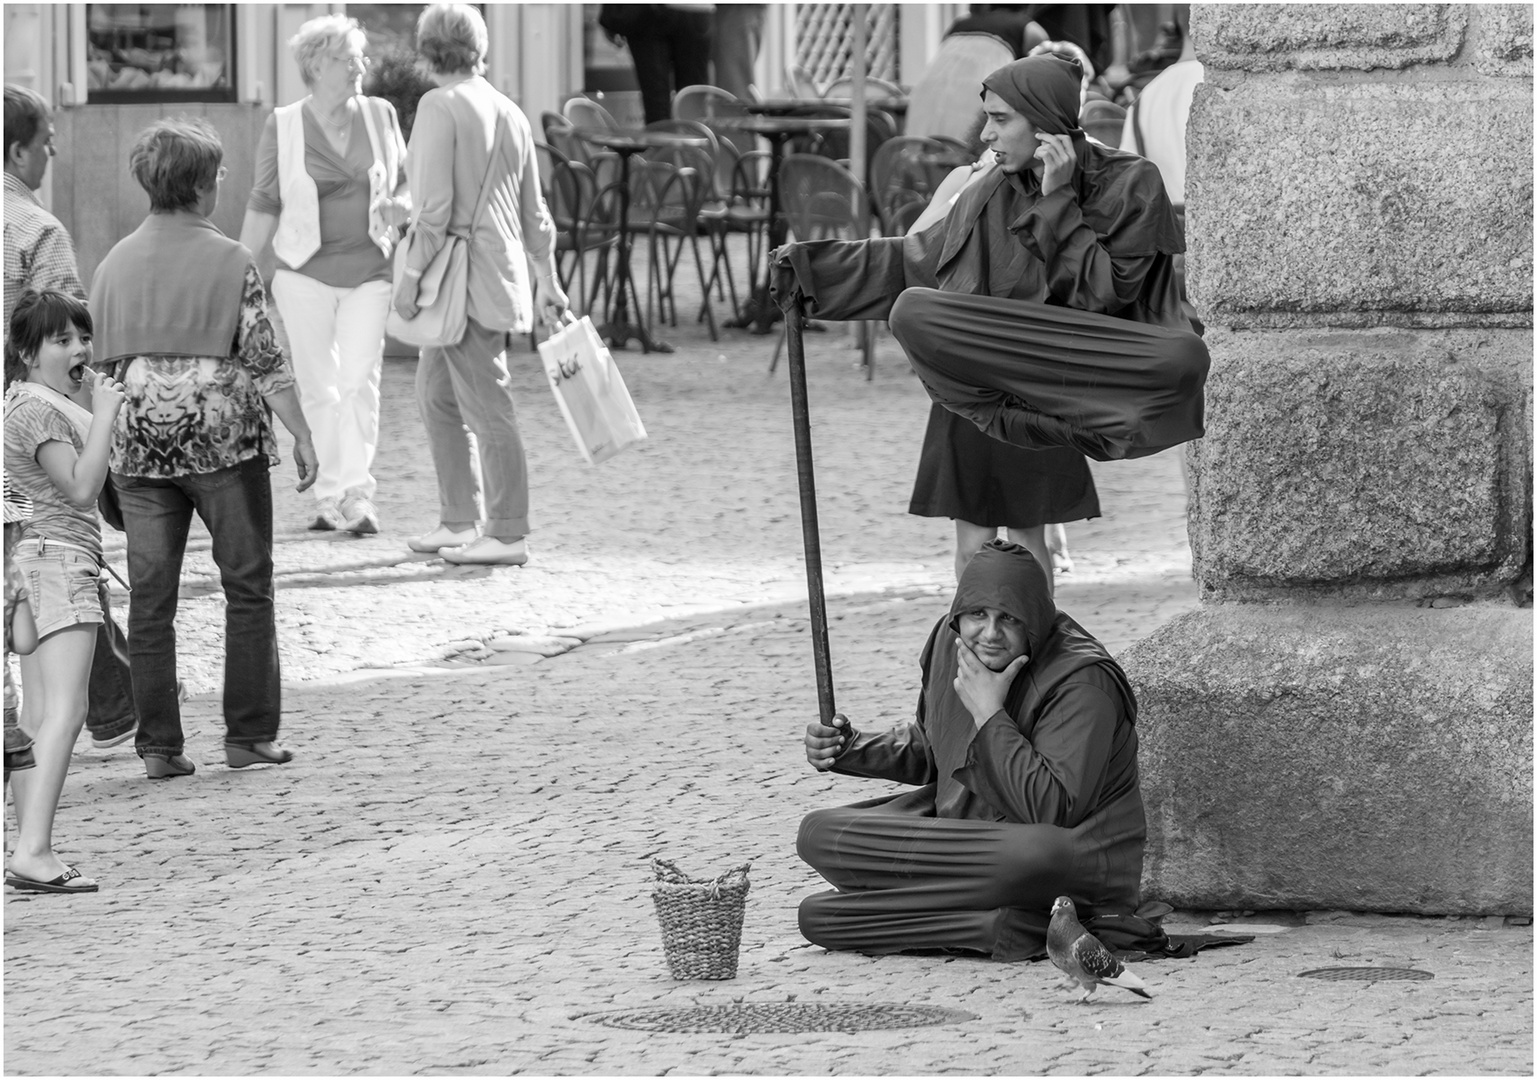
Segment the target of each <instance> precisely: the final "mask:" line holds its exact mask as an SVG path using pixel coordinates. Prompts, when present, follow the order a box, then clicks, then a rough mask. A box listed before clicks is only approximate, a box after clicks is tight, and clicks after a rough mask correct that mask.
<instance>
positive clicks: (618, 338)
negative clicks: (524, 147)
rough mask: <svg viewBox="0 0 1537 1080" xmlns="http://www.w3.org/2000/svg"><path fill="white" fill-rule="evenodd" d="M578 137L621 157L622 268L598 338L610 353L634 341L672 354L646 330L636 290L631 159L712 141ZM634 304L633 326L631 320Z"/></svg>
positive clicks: (623, 133) (589, 132)
mask: <svg viewBox="0 0 1537 1080" xmlns="http://www.w3.org/2000/svg"><path fill="white" fill-rule="evenodd" d="M575 134H576V136H577V138H579V139H582V140H583V141H584V142H589V143H592V144H593V145H594V146H601V147H603V149H605V150H612V151H613V152H614V153H616V154H618V155H619V253H618V263H619V265H618V266H617V267H616V268H615V270H614V290H613V292H612V293H611V294H610V296H609V302H608V311H607V312H606V313H605V316H604V322H603V325H602V326H600V327H598V336H600V337H601V338H602V339H603V340H604V342H605V343H607V345H608V347H609V348H611V349H622V348H624V347H625V345H626V343H628V342H629V340H630V339H631V338H634V339H635V340H636V341H638V342H640V348H641V351H642V352H648V353H649V352H660V353H670V352H672V346H671V345H669V344H667V342H665V341H659V340H657V339H656V338H654V337H652V336H651V332H650V331H649V330H647V329H646V317H645V311H644V309H643V308H642V307H641V304H640V292H639V290H637V289H636V288H635V278H634V276H633V275H632V274H631V272H630V158H632V157H634V156H635V155H636V154H640V153H644V152H645V151H647V150H673V149H677V148H679V147H686V146H693V147H706V148H707V147H708V146H709V145H710V140H708V139H706V138H704V137H703V136H700V135H682V134H678V133H676V132H670V131H644V130H641V131H636V130H629V129H612V130H605V129H599V128H577V129H575ZM632 304H633V305H634V307H633V311H634V321H633V322H632V321H631V318H630V313H631V310H632V308H631V305H632Z"/></svg>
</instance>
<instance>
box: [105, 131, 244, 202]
mask: <svg viewBox="0 0 1537 1080" xmlns="http://www.w3.org/2000/svg"><path fill="white" fill-rule="evenodd" d="M223 160H224V144H223V143H221V142H220V141H219V132H218V130H217V129H216V128H215V127H214V126H213V125H212V124H210V123H209V122H208V121H207V120H204V119H202V118H201V117H199V118H197V119H191V120H189V119H187V118H185V117H178V118H177V119H175V120H157V121H155V122H154V123H153V124H151V125H150V126H149V127H147V128H145V129H144V130H143V131H141V132H140V133H139V137H138V138H137V139H135V140H134V144H133V150H132V151H130V152H129V155H128V167H129V169H130V170H131V171H132V172H133V178H134V179H135V180H137V181H138V182H139V186H140V187H142V188H143V189H144V191H145V193H146V194H147V195H149V208H150V209H151V210H157V211H162V212H164V211H168V210H188V209H191V208H192V207H193V206H195V205H197V200H198V197H199V193H200V192H203V191H207V190H208V189H209V188H211V187H213V186H214V185H215V184H216V183H218V178H219V164H220V163H221V162H222V161H223Z"/></svg>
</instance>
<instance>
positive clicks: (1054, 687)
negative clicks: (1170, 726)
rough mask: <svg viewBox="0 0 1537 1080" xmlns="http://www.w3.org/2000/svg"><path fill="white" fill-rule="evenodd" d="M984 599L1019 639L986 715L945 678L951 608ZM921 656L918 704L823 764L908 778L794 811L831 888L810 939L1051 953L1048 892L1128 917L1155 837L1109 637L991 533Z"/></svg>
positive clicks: (810, 920) (1028, 559) (1131, 707)
mask: <svg viewBox="0 0 1537 1080" xmlns="http://www.w3.org/2000/svg"><path fill="white" fill-rule="evenodd" d="M978 607H994V608H999V609H1001V610H1003V611H1006V612H1008V613H1009V614H1010V615H1012V616H1014V617H1015V618H1016V619H1019V620H1020V621H1021V622H1022V623H1023V624H1024V628H1025V637H1026V642H1027V645H1026V651H1027V653H1028V655H1029V663H1028V664H1027V665H1026V666H1025V667H1024V668H1023V669H1022V670H1021V671H1020V673H1019V674H1018V675H1016V676H1015V678H1014V682H1013V684H1012V685H1011V686H1010V688H1009V692H1008V695H1007V698H1006V700H1005V703H1004V707H1003V708H1002V709H1000V710H999V711H998V712H997V713H995V714H994V715H993V716H991V717H989V718H988V720H987V722H986V723H985V724H983V725H982V726H981V727H980V728H978V727H977V725H976V723H975V722H974V721H973V719H972V716H971V713H970V711H969V710H967V708H966V706H965V705H964V704H963V703H962V702H961V700H960V697H959V695H958V694H957V693H956V691H955V689H954V686H953V680H954V679H955V674H956V637H957V633H958V619H959V617H960V615H961V613H962V612H965V611H970V610H974V609H976V608H978ZM919 663H920V665H921V667H922V670H923V683H922V692H921V694H920V695H919V699H918V710H917V716H916V718H915V719H914V720H912V721H911V722H909V723H907V724H903V725H901V726H900V727H897V728H894V729H892V730H889V731H883V732H879V733H873V734H872V733H868V732H857V733H855V734H854V735H853V737H852V738H850V739H849V740H848V742H847V743H846V745H845V748H844V749H843V750H842V751H841V752H840V754H839V755H838V757H837V759H836V761H835V763H834V765H833V771H835V772H839V773H845V774H848V775H852V776H866V777H873V778H877V779H884V780H894V781H897V782H900V783H905V784H913V785H918V786H917V788H916V790H913V791H908V792H903V793H900V794H897V795H892V796H886V797H883V798H879V799H873V800H870V801H868V802H862V803H856V804H855V805H853V806H847V807H839V808H836V809H831V810H819V811H815V812H813V813H811V814H809V815H808V816H807V817H806V818H805V819H804V821H803V822H802V824H801V830H800V837H799V841H798V850H799V852H800V855H801V858H803V859H804V860H805V861H806V862H808V863H810V864H811V865H812V866H813V867H815V868H816V870H817V871H818V872H819V873H821V874H822V876H823V877H825V878H826V879H827V880H828V881H829V882H831V883H832V884H833V885H834V886H835V887H836V891H833V892H824V893H818V894H816V895H813V896H810V897H807V898H806V900H804V901H803V902H802V904H801V908H800V925H801V932H802V933H803V934H804V935H805V937H806V938H807V940H809V941H811V942H813V943H814V944H817V945H821V946H823V947H825V948H829V949H853V950H856V951H860V952H866V953H892V952H904V951H912V950H926V949H936V948H948V949H961V950H966V951H971V952H980V953H985V954H987V955H989V956H992V957H993V958H994V959H998V960H1021V959H1026V958H1028V957H1031V956H1037V955H1040V954H1042V953H1043V952H1044V949H1045V941H1046V937H1045V935H1046V925H1047V922H1048V921H1049V919H1050V911H1051V904H1052V901H1053V899H1055V898H1056V897H1057V896H1060V895H1063V894H1067V895H1069V896H1071V897H1072V898H1073V900H1074V902H1075V903H1076V904H1077V905H1078V908H1079V911H1080V912H1083V913H1084V914H1085V918H1086V919H1087V920H1093V919H1094V918H1095V917H1107V918H1111V919H1114V918H1121V919H1125V918H1128V917H1130V916H1131V915H1132V913H1133V912H1134V911H1135V909H1136V907H1137V900H1138V890H1139V887H1140V882H1141V876H1142V848H1143V841H1144V839H1145V837H1146V835H1147V825H1146V820H1145V818H1144V816H1143V810H1142V795H1141V790H1140V788H1139V786H1138V780H1137V735H1136V731H1135V728H1134V727H1133V723H1134V721H1135V720H1136V715H1137V703H1136V698H1135V696H1134V695H1133V693H1132V690H1131V686H1130V684H1129V683H1128V682H1127V680H1126V676H1125V674H1124V673H1122V671H1121V669H1120V666H1119V665H1118V664H1116V662H1115V661H1114V660H1113V659H1112V658H1111V657H1110V654H1109V653H1108V652H1106V651H1105V648H1104V646H1102V645H1101V644H1100V643H1099V642H1098V641H1096V640H1095V639H1094V638H1093V637H1091V636H1090V635H1089V634H1088V633H1087V632H1086V631H1085V630H1084V629H1083V628H1082V627H1080V626H1079V625H1078V624H1077V623H1076V622H1074V621H1073V620H1072V619H1071V618H1069V617H1068V616H1067V615H1065V614H1063V613H1061V612H1059V611H1057V610H1056V608H1055V607H1054V605H1053V604H1052V601H1051V599H1050V596H1049V594H1048V591H1047V581H1046V572H1045V570H1044V569H1042V567H1041V565H1040V564H1039V563H1038V562H1036V560H1035V558H1034V556H1032V555H1031V554H1030V553H1029V552H1028V551H1027V550H1026V549H1025V548H1023V547H1020V546H1018V545H1015V544H1010V543H1007V542H1005V541H996V540H995V541H993V542H991V543H990V544H988V545H987V546H986V547H984V548H983V549H982V550H981V551H980V552H978V553H977V554H976V555H975V556H973V558H972V560H971V562H970V563H968V564H967V566H966V569H965V571H964V573H963V574H962V575H961V581H960V586H959V588H958V589H957V590H956V595H955V601H954V603H952V604H951V607H950V614H949V615H948V616H946V617H945V618H944V619H942V620H940V622H939V623H938V625H936V626H935V627H934V630H933V632H932V633H931V634H930V635H929V640H928V643H927V644H926V645H925V646H924V649H923V653H922V655H921V657H920V659H919Z"/></svg>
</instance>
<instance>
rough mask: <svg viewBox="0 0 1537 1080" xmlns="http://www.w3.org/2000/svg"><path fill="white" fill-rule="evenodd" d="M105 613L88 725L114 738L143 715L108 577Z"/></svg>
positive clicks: (93, 670) (94, 660)
mask: <svg viewBox="0 0 1537 1080" xmlns="http://www.w3.org/2000/svg"><path fill="white" fill-rule="evenodd" d="M101 614H102V623H101V625H100V626H98V627H97V628H96V653H95V655H94V656H92V657H91V682H90V690H89V703H90V704H89V707H88V708H87V710H86V714H85V726H86V730H88V731H89V732H90V733H91V737H92V738H96V739H111V738H115V737H116V736H118V735H121V734H122V733H123V732H125V731H132V730H133V729H134V726H135V725H136V724H137V723H138V722H139V716H138V713H137V712H136V711H135V709H134V706H133V683H132V681H131V675H130V672H129V667H128V640H127V639H126V638H125V637H123V631H122V629H121V628H120V627H119V626H118V625H117V623H116V622H115V621H113V618H112V609H111V608H110V607H109V606H108V603H107V583H106V580H105V577H103V580H102V583H101Z"/></svg>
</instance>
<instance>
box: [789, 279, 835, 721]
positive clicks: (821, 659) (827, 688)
mask: <svg viewBox="0 0 1537 1080" xmlns="http://www.w3.org/2000/svg"><path fill="white" fill-rule="evenodd" d="M803 323H804V316H803V315H802V314H801V306H800V302H799V301H796V303H794V304H792V305H790V309H789V310H788V311H786V312H785V342H786V344H787V345H788V347H789V352H790V409H791V413H792V419H793V421H794V426H795V466H796V472H797V474H798V475H799V478H800V490H801V534H802V536H803V537H804V538H805V546H806V591H807V593H808V595H809V596H810V599H811V652H812V656H813V658H814V659H815V661H816V672H817V706H818V709H819V711H820V714H821V717H822V723H823V725H824V726H826V727H832V726H833V714H834V713H835V712H837V711H838V709H837V706H836V705H835V704H834V703H833V668H832V655H831V653H830V651H829V650H828V645H827V598H826V596H825V595H824V594H823V592H822V540H821V534H820V533H819V532H818V530H817V489H816V479H815V477H814V475H813V472H812V465H811V412H810V409H809V407H808V406H807V403H806V346H805V342H804V341H803V340H802V337H801V331H802V326H803Z"/></svg>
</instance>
